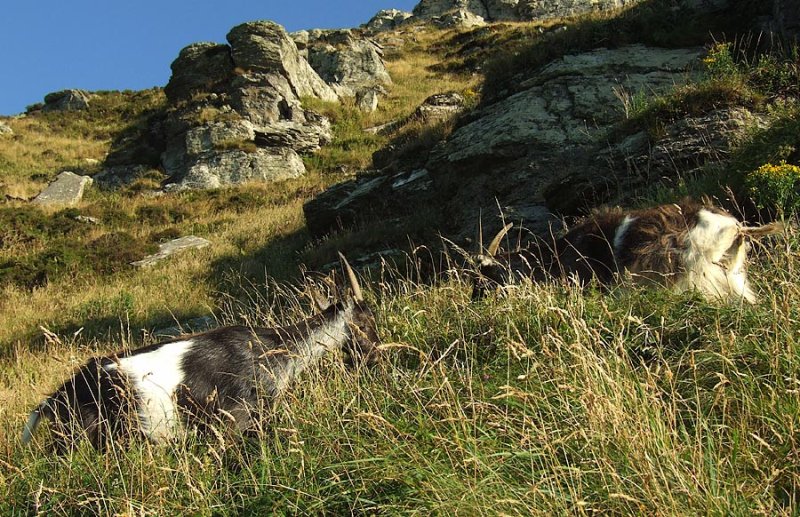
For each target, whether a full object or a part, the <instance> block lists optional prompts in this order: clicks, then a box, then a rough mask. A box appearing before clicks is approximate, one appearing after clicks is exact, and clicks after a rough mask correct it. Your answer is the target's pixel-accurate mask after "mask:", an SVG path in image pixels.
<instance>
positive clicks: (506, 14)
mask: <svg viewBox="0 0 800 517" xmlns="http://www.w3.org/2000/svg"><path fill="white" fill-rule="evenodd" d="M636 1H638V0H566V1H559V2H548V1H544V0H422V1H421V2H420V3H419V4H418V5H417V6H416V7H415V8H414V18H415V19H418V20H430V21H433V22H434V23H437V24H439V25H457V24H461V25H462V26H474V25H478V24H480V23H482V22H497V21H527V20H537V19H546V18H558V17H565V16H572V15H576V14H580V13H585V12H590V11H594V10H597V11H600V10H608V9H616V8H620V7H624V6H626V5H630V4H633V3H636Z"/></svg>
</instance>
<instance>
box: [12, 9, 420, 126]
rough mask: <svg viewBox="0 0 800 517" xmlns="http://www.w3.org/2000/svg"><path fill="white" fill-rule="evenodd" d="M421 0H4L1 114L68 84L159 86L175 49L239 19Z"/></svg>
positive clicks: (305, 22)
mask: <svg viewBox="0 0 800 517" xmlns="http://www.w3.org/2000/svg"><path fill="white" fill-rule="evenodd" d="M417 1H418V0H283V1H281V0H267V1H261V2H252V1H251V2H248V1H244V0H227V1H220V0H216V1H210V0H191V1H190V0H161V1H154V0H139V1H138V2H132V1H127V2H121V1H114V0H111V1H109V0H71V1H69V2H65V1H63V0H58V1H57V0H30V1H26V0H9V1H6V2H3V4H4V5H3V6H2V7H0V70H2V73H0V114H2V115H11V114H15V113H20V112H22V111H24V110H25V106H27V105H29V104H33V103H35V102H40V101H41V100H42V99H43V97H44V95H45V94H47V93H49V92H52V91H56V90H62V89H65V88H83V89H86V90H124V89H131V90H139V89H143V88H149V87H152V86H164V85H165V84H166V83H167V81H168V80H169V75H170V69H169V65H170V63H172V60H173V59H175V57H177V55H178V52H179V51H180V50H181V49H182V48H183V47H185V46H186V45H188V44H190V43H194V42H197V41H216V42H224V41H225V34H227V33H228V31H229V30H230V29H231V27H233V26H234V25H237V24H239V23H242V22H245V21H250V20H261V19H268V20H274V21H276V22H278V23H280V24H281V25H283V26H285V27H286V28H287V29H288V30H289V31H295V30H299V29H312V28H339V27H356V26H358V25H360V24H362V23H364V22H366V21H367V20H369V19H370V18H371V17H372V16H373V15H374V14H375V13H376V12H378V11H379V10H381V9H388V8H396V9H403V10H407V11H410V10H411V9H412V8H413V7H414V5H416V4H417Z"/></svg>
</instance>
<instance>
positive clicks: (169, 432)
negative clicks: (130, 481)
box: [106, 340, 194, 442]
mask: <svg viewBox="0 0 800 517" xmlns="http://www.w3.org/2000/svg"><path fill="white" fill-rule="evenodd" d="M193 343H194V342H193V341H192V340H188V341H176V342H174V343H167V344H165V345H162V346H160V347H159V348H157V349H156V350H153V351H152V352H146V353H143V354H136V355H131V356H128V357H122V358H120V359H119V360H118V361H117V362H116V363H112V364H109V365H107V366H106V369H108V370H113V369H115V368H117V367H119V370H120V371H121V372H123V373H124V374H125V375H126V376H127V377H128V378H129V379H130V381H131V383H132V384H133V388H134V389H135V390H136V394H137V396H138V404H139V423H140V425H141V428H142V431H143V432H144V433H145V435H147V437H148V438H150V439H151V440H153V441H156V442H158V441H162V440H165V439H168V438H170V437H172V436H173V433H174V430H175V427H176V425H177V423H178V422H177V405H176V402H175V391H176V390H177V389H178V386H180V385H181V383H182V382H183V379H184V373H183V369H182V367H181V362H182V360H183V357H184V356H185V355H186V352H187V351H188V350H189V349H190V348H191V347H192V345H193Z"/></svg>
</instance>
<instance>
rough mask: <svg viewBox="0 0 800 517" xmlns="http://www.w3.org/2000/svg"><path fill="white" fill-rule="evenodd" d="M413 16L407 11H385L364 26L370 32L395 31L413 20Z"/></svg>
mask: <svg viewBox="0 0 800 517" xmlns="http://www.w3.org/2000/svg"><path fill="white" fill-rule="evenodd" d="M412 16H413V15H412V14H411V13H409V12H407V11H401V10H399V9H383V10H382V11H378V13H377V14H376V15H375V16H373V17H372V18H370V20H369V21H368V22H367V23H366V24H364V25H363V27H364V28H365V29H366V30H368V31H369V32H373V33H375V32H384V31H390V30H394V29H396V28H397V27H399V26H400V25H401V24H402V23H403V22H405V21H406V20H408V19H409V18H411V17H412Z"/></svg>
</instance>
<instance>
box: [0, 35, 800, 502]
mask: <svg viewBox="0 0 800 517" xmlns="http://www.w3.org/2000/svg"><path fill="white" fill-rule="evenodd" d="M511 29H513V30H514V31H516V32H517V33H518V34H520V35H522V36H523V37H528V36H529V35H530V34H532V33H534V32H538V31H533V30H529V29H526V27H525V25H524V24H523V25H521V26H511ZM404 37H405V38H406V39H407V46H406V49H405V51H404V52H402V53H398V54H390V55H389V58H390V59H391V62H390V65H389V66H390V70H391V72H392V73H393V77H394V78H395V83H396V84H395V86H394V87H393V89H392V91H391V93H390V95H389V101H388V102H386V103H384V106H385V107H384V108H382V111H379V112H378V113H377V114H375V115H371V116H362V115H359V114H357V113H356V112H354V111H353V110H352V109H349V108H347V107H345V108H339V107H334V106H321V105H315V107H317V108H319V109H321V110H323V111H327V112H328V114H329V115H331V116H332V117H334V118H335V121H336V124H335V126H336V131H337V141H336V142H335V143H334V145H333V146H332V147H331V148H329V149H328V150H326V151H324V153H323V154H321V155H319V156H317V157H311V158H309V159H308V162H307V163H308V164H309V166H310V167H311V169H312V172H311V174H309V176H308V177H306V178H304V179H301V180H296V181H293V182H287V183H283V184H279V185H273V186H258V185H250V186H245V187H241V188H236V189H230V190H222V191H217V192H211V193H192V194H183V195H180V196H170V197H165V198H159V199H147V198H142V197H139V196H135V195H133V194H126V193H118V194H104V193H93V194H92V195H91V196H89V199H88V200H87V201H86V202H84V203H83V204H82V205H81V206H80V207H79V208H78V211H79V212H80V213H84V214H87V215H96V216H99V217H100V218H101V219H102V223H101V225H99V227H97V228H95V227H93V228H90V229H88V230H87V229H81V228H78V229H73V230H71V231H72V232H73V233H71V234H70V236H71V237H74V238H75V239H76V242H78V243H79V244H80V246H79V247H85V246H86V245H87V244H88V243H91V242H94V241H95V240H96V239H98V238H100V237H102V236H103V235H106V234H113V233H115V232H121V231H125V232H127V233H129V234H131V235H133V236H134V237H137V238H140V239H141V241H140V244H141V243H148V242H150V243H152V242H155V241H156V240H158V238H159V235H169V234H170V232H178V233H180V234H184V233H188V232H193V233H196V234H200V235H204V236H207V237H208V238H210V239H211V240H212V241H214V243H215V245H214V246H213V247H211V248H209V249H207V250H204V251H201V252H198V253H193V254H189V255H185V256H181V257H177V258H176V259H174V260H173V261H171V262H170V263H168V264H165V265H163V266H159V267H157V268H155V269H153V270H150V271H147V272H134V271H131V270H125V269H123V270H122V271H119V272H113V271H111V272H109V271H107V270H104V269H101V270H99V271H97V270H95V269H94V268H91V267H88V268H84V267H81V266H85V265H86V264H84V263H83V262H81V261H82V260H86V258H85V257H79V259H78V260H77V262H75V264H74V266H75V269H68V270H66V273H65V272H63V271H62V272H56V273H55V274H54V276H53V279H52V280H51V281H49V282H47V283H46V284H45V285H43V286H41V287H37V288H35V289H33V290H29V289H26V288H24V287H21V286H6V287H4V288H3V293H2V294H3V296H2V301H0V346H1V347H2V352H0V450H2V454H0V513H2V514H4V515H5V514H12V513H17V514H23V513H83V512H87V513H130V514H133V513H153V514H164V515H170V514H176V513H179V512H184V513H193V514H198V513H199V514H212V513H215V514H232V513H242V512H244V513H258V512H264V511H268V510H270V509H280V510H283V511H285V512H289V513H292V512H320V511H327V512H330V513H335V514H343V513H348V512H351V511H369V510H376V509H380V510H383V511H385V512H387V513H398V514H400V513H403V514H405V513H431V512H433V513H466V514H498V513H506V514H531V513H533V514H542V515H549V514H553V513H593V512H596V511H604V512H615V513H626V514H627V513H647V514H655V513H659V514H696V513H711V514H751V513H761V514H766V515H775V514H779V513H785V514H792V513H796V512H797V511H799V508H800V506H799V505H800V500H798V491H799V490H800V470H798V464H800V444H798V442H797V440H798V437H797V429H798V428H800V407H798V406H799V405H800V404H798V400H800V397H798V390H799V389H800V356H798V353H799V352H800V351H799V350H798V342H797V335H800V329H799V328H798V323H797V321H798V313H797V307H798V306H800V304H798V294H800V293H798V287H797V286H798V282H797V281H798V278H797V271H798V267H800V264H798V244H800V236H798V235H797V234H796V232H795V231H790V232H789V234H787V236H786V238H785V239H783V240H778V241H777V242H776V243H771V244H770V246H771V249H769V248H765V249H758V250H757V252H758V257H759V259H758V260H757V264H758V265H757V266H756V267H755V268H754V271H753V275H754V277H755V281H756V283H757V286H758V288H759V290H760V291H761V296H762V300H761V302H760V303H759V304H758V305H756V306H754V307H727V308H723V307H719V306H716V305H713V304H707V303H704V302H702V301H700V300H698V299H696V298H694V297H692V296H691V295H683V296H675V295H670V294H668V293H664V292H660V291H641V290H637V289H622V288H620V289H615V290H613V291H612V292H610V293H601V292H596V291H593V290H587V291H578V290H576V289H574V288H571V287H568V286H530V285H528V286H522V287H520V288H517V289H511V290H509V291H508V293H506V295H505V296H501V297H497V298H492V299H489V300H487V301H486V302H484V303H480V304H474V303H471V302H470V300H469V294H468V293H469V287H468V286H467V285H466V284H465V283H464V282H462V281H459V280H458V279H455V280H452V281H450V282H448V283H446V284H443V285H439V286H436V287H433V288H431V287H425V286H419V285H414V284H412V283H409V282H405V281H401V282H399V283H396V284H391V283H388V285H394V286H393V287H386V285H384V287H383V288H382V290H377V288H373V289H371V290H370V293H369V294H370V296H371V297H372V298H373V300H374V302H375V303H376V305H377V307H378V310H377V313H378V314H379V319H380V321H379V324H380V328H381V332H382V337H383V339H384V341H385V343H386V349H387V354H388V356H389V358H390V359H389V361H388V362H387V364H386V365H384V366H383V367H382V368H380V369H378V370H377V371H374V372H359V373H355V372H352V371H348V370H345V369H344V368H342V367H341V366H340V364H339V363H338V362H336V361H335V360H331V361H330V363H326V366H325V367H323V368H320V370H319V372H316V373H314V372H312V373H311V374H309V375H307V376H306V377H305V379H304V382H303V383H300V384H298V385H297V386H296V389H294V390H293V391H292V393H291V394H289V395H288V396H287V397H286V399H285V400H284V401H283V402H282V403H281V404H279V405H278V406H277V407H276V408H275V410H274V414H273V415H271V417H270V418H269V420H268V421H269V423H270V426H269V428H267V429H264V430H263V431H262V437H263V439H262V440H260V441H259V443H258V444H251V445H250V446H247V447H242V446H240V445H239V444H236V443H229V441H226V440H225V439H223V438H220V441H219V443H212V444H210V445H208V444H203V443H194V442H193V441H192V439H191V437H187V442H188V443H181V444H177V445H176V446H174V447H150V446H148V445H146V444H140V445H135V446H134V447H132V448H130V449H128V450H125V449H123V448H120V449H115V450H113V451H112V452H110V453H108V454H105V455H98V454H96V453H95V452H93V451H90V450H87V449H85V448H84V449H80V450H78V451H76V452H75V453H74V454H71V455H68V456H66V457H63V458H54V457H52V456H50V455H48V454H46V453H44V451H43V449H42V444H40V443H37V444H35V445H34V446H33V447H31V448H23V447H21V446H20V445H19V443H18V441H17V437H18V434H19V431H20V427H21V423H22V422H23V421H24V420H25V417H26V414H27V412H28V411H29V410H30V408H31V407H32V406H33V405H34V404H35V403H36V402H38V400H39V399H40V397H41V396H42V395H43V394H44V393H46V392H47V391H48V390H51V389H52V388H54V387H55V383H56V382H57V380H58V379H62V378H64V377H65V376H66V375H68V373H69V372H70V371H71V370H72V368H74V367H75V366H77V365H79V364H80V363H81V362H82V361H83V360H84V359H85V358H86V357H87V356H90V355H92V354H95V353H97V352H98V351H105V350H114V349H119V348H120V347H123V346H137V345H138V344H139V343H141V342H142V335H141V333H140V330H139V329H141V328H152V327H153V326H157V325H159V324H165V323H168V322H169V321H170V320H171V319H172V317H173V315H174V316H175V317H176V318H178V319H181V320H182V319H185V318H187V317H191V316H198V315H201V314H207V313H209V312H214V314H215V315H216V316H217V317H218V318H219V319H220V320H221V321H223V322H225V323H232V322H251V323H256V324H258V323H266V324H275V323H276V322H286V321H290V320H292V319H295V318H297V317H298V316H299V314H300V313H301V312H303V309H302V308H301V307H298V306H297V304H296V303H295V301H294V300H293V298H292V297H291V296H286V295H278V296H277V297H276V295H275V289H274V286H273V285H271V284H270V285H266V284H265V280H264V279H265V274H268V275H270V276H273V277H278V278H283V279H289V278H291V277H292V276H294V275H295V274H296V273H295V271H296V267H295V266H294V264H295V262H296V261H297V260H298V259H302V258H303V257H305V256H311V255H314V254H315V249H316V248H317V247H320V248H325V247H328V248H330V249H331V250H332V249H333V248H335V246H334V244H335V242H336V241H335V240H334V241H333V242H328V243H309V239H308V236H307V235H306V233H305V230H304V227H303V220H302V212H301V207H302V202H303V201H304V200H305V199H307V198H308V197H309V196H310V195H312V194H313V193H315V192H317V191H319V189H321V188H322V187H324V186H325V185H326V184H329V183H330V182H332V181H336V180H337V179H340V178H341V177H342V176H337V175H333V174H331V173H329V171H331V170H333V169H335V167H336V166H337V165H339V164H344V165H347V166H349V167H352V168H358V167H362V166H364V165H365V164H367V163H368V159H367V157H368V156H369V154H370V153H371V152H372V150H374V149H375V148H376V147H377V146H378V145H380V144H381V143H383V141H382V140H381V139H380V138H372V137H364V136H363V134H362V133H361V128H362V127H365V126H369V125H372V124H377V123H381V122H385V121H387V120H391V119H393V118H396V117H397V116H398V115H404V114H407V113H408V112H410V111H411V110H412V109H413V107H414V106H415V105H416V104H417V103H418V102H419V101H421V100H422V99H423V98H424V97H426V96H427V95H428V94H430V93H434V92H436V91H442V90H446V89H451V88H456V89H462V90H466V89H468V88H473V87H474V86H475V84H476V81H477V78H476V77H469V76H464V75H454V76H450V77H443V76H441V75H440V74H439V73H438V72H433V71H431V70H429V69H427V67H429V66H430V65H434V64H437V60H439V63H438V64H439V66H438V67H437V70H441V69H444V70H458V69H459V68H460V67H461V66H462V63H460V62H458V60H459V59H460V58H459V57H458V56H450V57H446V56H445V55H444V51H443V50H440V51H439V53H434V54H430V53H429V52H427V49H428V48H430V46H431V45H432V44H433V43H435V42H437V41H441V40H447V38H451V37H456V35H455V34H453V33H447V34H440V33H435V32H420V33H414V32H409V33H407V34H406V35H405V36H404ZM502 41H504V42H505V43H508V41H506V40H502ZM439 47H446V46H439ZM439 47H437V48H439ZM653 105H657V103H654V104H653ZM642 113H649V112H647V110H642ZM647 116H649V115H647ZM112 118H113V117H112ZM115 120H117V121H118V120H120V119H115ZM647 120H649V119H647V118H646V117H645V122H643V123H647ZM44 123H45V120H38V119H36V118H34V117H31V118H29V119H23V120H22V121H11V124H12V127H14V129H15V131H17V134H18V135H22V138H21V139H16V140H14V141H13V143H11V144H8V143H7V142H2V141H0V157H1V158H2V160H4V161H3V162H2V163H10V164H11V165H10V166H6V169H4V170H9V171H12V173H11V174H8V175H7V176H6V179H5V181H6V184H7V185H8V186H7V187H6V188H7V189H8V188H10V189H11V191H12V192H20V193H25V194H29V193H31V192H33V191H35V189H34V186H36V187H38V185H39V184H40V183H41V180H39V179H36V178H34V179H31V176H32V175H33V174H35V173H36V172H39V170H40V169H39V168H40V167H41V168H42V169H43V170H41V171H42V172H44V173H45V174H46V175H47V177H51V176H52V175H53V174H54V173H55V172H57V169H58V168H60V167H62V166H68V165H69V164H74V163H78V162H79V161H80V160H83V158H86V157H90V158H100V157H102V155H103V153H104V152H105V150H106V149H107V145H108V141H109V137H108V136H105V137H104V136H102V134H101V132H98V133H97V135H95V134H93V133H91V132H88V133H83V134H81V133H75V132H71V131H64V132H61V131H59V130H57V129H54V130H52V132H51V133H47V134H48V136H47V138H45V139H44V140H39V144H35V143H33V142H36V140H35V139H34V136H35V135H38V134H39V133H41V132H42V130H41V127H43V126H40V124H44ZM115 123H116V122H115ZM27 124H30V125H31V126H30V127H31V128H30V130H29V129H26V125H27ZM66 125H67V124H65V126H66ZM110 125H112V124H110ZM50 127H52V126H50ZM91 127H92V126H91V125H90V126H89V128H91ZM412 129H413V128H412ZM767 136H769V135H767ZM56 138H64V139H65V141H64V142H62V144H61V147H64V148H69V147H70V146H73V145H74V146H75V147H76V148H78V149H82V150H81V151H79V152H76V153H74V154H70V155H69V158H68V161H66V162H63V163H62V162H43V161H42V160H44V158H42V157H41V155H39V156H38V157H37V155H35V154H33V149H35V148H36V147H37V146H38V147H40V146H42V145H54V142H58V140H56ZM20 140H22V141H23V142H31V144H30V146H28V147H25V146H21V145H20V144H19V142H20ZM753 140H754V141H758V142H761V143H760V144H759V146H758V149H759V151H761V152H762V155H764V156H765V158H766V159H769V158H771V155H770V154H769V153H767V152H766V151H765V149H767V148H769V147H770V146H777V145H779V143H780V142H773V141H772V140H769V139H766V141H767V143H763V142H762V140H763V139H762V140H759V139H758V138H754V139H753ZM42 142H44V143H42ZM783 145H785V142H784V143H783ZM61 147H59V148H61ZM12 149H16V150H15V151H14V152H13V153H12V151H11V150H12ZM745 149H747V148H746V147H745ZM41 154H44V153H41ZM752 155H753V153H752V152H751V153H748V157H752ZM22 156H27V158H24V159H23V158H20V157H22ZM14 189H16V190H14ZM3 209H7V210H9V211H10V212H15V211H16V212H19V211H22V208H21V207H19V206H17V205H13V204H12V205H10V206H9V205H7V206H6V207H3ZM142 214H145V215H146V218H145V219H146V222H145V223H143V224H139V223H134V221H135V220H136V219H137V218H138V217H139V216H141V215H142ZM52 220H53V221H57V220H59V218H58V217H54V218H52ZM62 220H68V218H66V217H65V218H62ZM25 228H26V229H29V226H25ZM57 231H58V230H57V229H50V230H48V229H47V228H45V229H44V230H41V231H37V232H33V235H28V234H27V233H25V232H22V234H23V237H26V238H25V239H22V241H20V240H16V241H13V242H11V241H9V242H11V243H10V244H7V245H5V247H3V246H0V259H2V258H9V257H12V256H13V257H20V256H22V257H25V256H34V255H35V254H36V253H37V252H40V251H42V250H48V249H50V248H52V246H53V244H54V243H55V242H60V241H59V239H60V237H57V236H56V233H57ZM136 250H139V248H135V250H134V251H136ZM319 260H320V261H322V258H320V259H319ZM40 325H42V326H45V327H47V328H50V329H53V330H55V331H56V334H55V335H50V334H48V336H49V337H48V338H47V339H44V340H42V339H41V335H42V332H41V331H40V330H38V327H39V326H40ZM81 327H83V330H80V331H79V329H81ZM78 331H79V332H78ZM76 332H77V335H74V334H75V333H76ZM31 337H35V339H31ZM145 342H146V338H145ZM320 372H324V373H325V375H321V374H320ZM45 435H46V433H42V436H41V437H42V438H43V439H44V437H45ZM4 491H5V493H4Z"/></svg>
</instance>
